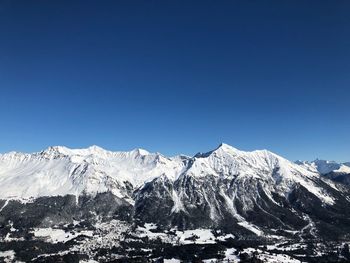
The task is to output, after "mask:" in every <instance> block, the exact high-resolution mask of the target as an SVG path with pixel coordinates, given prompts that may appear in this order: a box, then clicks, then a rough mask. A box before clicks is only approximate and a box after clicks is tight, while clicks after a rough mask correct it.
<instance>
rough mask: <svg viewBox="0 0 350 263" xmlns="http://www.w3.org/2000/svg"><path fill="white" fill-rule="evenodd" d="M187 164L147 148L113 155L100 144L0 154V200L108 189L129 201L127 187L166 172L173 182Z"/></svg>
mask: <svg viewBox="0 0 350 263" xmlns="http://www.w3.org/2000/svg"><path fill="white" fill-rule="evenodd" d="M185 163H186V159H183V158H180V157H176V158H167V157H165V156H163V155H161V154H159V153H149V152H147V151H145V150H143V149H135V150H133V151H130V152H111V151H106V150H104V149H102V148H100V147H97V146H92V147H89V148H87V149H69V148H66V147H61V146H55V147H50V148H48V149H46V150H44V151H42V152H38V153H33V154H25V153H16V152H11V153H8V154H3V155H0V198H31V197H34V198H35V197H39V196H54V195H67V194H73V195H79V194H81V193H87V194H96V193H98V192H106V191H112V192H113V194H115V195H116V196H118V197H128V192H127V188H128V184H132V185H133V186H136V187H137V186H140V185H141V184H143V183H144V182H146V181H148V180H151V179H153V178H155V177H158V176H161V175H162V174H166V175H167V176H168V177H169V178H172V179H174V178H175V177H176V176H177V175H178V174H179V173H181V171H182V169H183V168H184V166H185Z"/></svg>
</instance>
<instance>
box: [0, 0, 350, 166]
mask: <svg viewBox="0 0 350 263" xmlns="http://www.w3.org/2000/svg"><path fill="white" fill-rule="evenodd" d="M349 14H350V1H280V0H278V1H155V0H153V1H10V0H2V1H0V152H7V151H10V150H19V151H25V152H31V151H38V150H41V149H43V148H46V147H47V146H50V145H65V146H68V147H73V148H74V147H86V146H89V145H92V144H96V145H99V146H101V147H104V148H107V149H110V150H129V149H132V148H135V147H141V148H145V149H147V150H150V151H159V152H162V153H164V154H167V155H174V154H177V153H185V154H189V155H192V154H194V153H196V152H198V151H208V150H210V149H213V148H215V147H216V146H217V145H218V144H219V143H220V142H226V143H228V144H231V145H233V146H235V147H236V148H240V149H243V150H253V149H263V148H266V149H269V150H271V151H274V152H276V153H278V154H280V155H282V156H285V157H287V158H289V159H292V160H294V159H314V158H316V157H320V158H326V159H334V160H338V161H349V160H350V114H349V113H350V15H349Z"/></svg>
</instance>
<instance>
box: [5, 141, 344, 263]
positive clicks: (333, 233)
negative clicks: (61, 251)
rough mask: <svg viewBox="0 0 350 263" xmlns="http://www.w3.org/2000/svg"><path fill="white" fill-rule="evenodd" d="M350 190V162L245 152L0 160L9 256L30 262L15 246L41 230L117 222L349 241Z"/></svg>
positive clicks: (71, 152) (53, 154) (257, 238)
mask: <svg viewBox="0 0 350 263" xmlns="http://www.w3.org/2000/svg"><path fill="white" fill-rule="evenodd" d="M349 184H350V166H349V163H336V162H330V161H323V160H315V161H313V162H302V161H297V162H291V161H288V160H287V159H285V158H283V157H281V156H278V155H276V154H274V153H272V152H270V151H267V150H257V151H252V152H245V151H240V150H238V149H236V148H234V147H232V146H230V145H227V144H221V145H219V147H217V148H216V149H214V150H212V151H209V152H207V153H198V154H196V155H195V156H193V157H189V156H185V155H180V156H175V157H171V158H169V157H166V156H164V155H162V154H160V153H150V152H148V151H146V150H143V149H135V150H132V151H129V152H112V151H107V150H104V149H102V148H100V147H98V146H92V147H89V148H86V149H69V148H66V147H62V146H55V147H50V148H48V149H46V150H43V151H41V152H37V153H33V154H26V153H18V152H10V153H6V154H2V155H0V224H1V226H2V227H1V228H0V237H2V242H0V249H1V246H2V247H3V249H5V248H6V249H9V250H6V251H11V250H14V251H15V254H16V255H17V254H18V255H17V256H18V257H19V259H22V260H23V259H28V260H29V259H30V260H34V259H35V260H37V259H38V254H35V253H34V254H35V257H34V256H33V257H29V258H27V257H28V256H27V255H25V256H23V255H22V256H21V253H20V252H18V251H17V250H16V249H13V247H11V246H10V244H12V246H14V247H16V245H14V244H15V243H16V244H17V245H18V244H20V242H22V241H23V239H24V240H26V242H29V243H30V242H34V241H35V240H36V239H35V235H36V233H37V232H35V229H48V228H50V229H51V230H52V229H57V228H59V227H58V226H60V227H61V228H59V229H61V230H62V227H63V226H66V225H70V224H73V225H74V226H77V227H78V228H80V230H81V231H96V229H99V228H98V227H97V226H100V224H102V223H106V222H114V221H113V220H116V221H117V222H119V223H118V224H125V225H126V226H127V227H126V228H132V229H134V230H135V229H136V230H137V229H138V231H141V230H140V229H141V228H142V229H143V230H144V231H148V232H147V233H148V234H147V236H148V238H150V236H152V235H153V236H154V235H155V234H154V232H156V233H161V235H160V236H161V237H163V236H162V235H167V238H168V237H169V235H170V234H169V233H170V232H167V231H175V233H176V231H190V230H192V231H194V230H196V231H198V230H203V229H204V230H208V229H209V230H211V231H216V232H215V233H216V234H217V233H221V234H222V235H224V236H225V235H226V236H227V235H230V237H231V238H232V239H233V240H254V242H260V243H264V242H269V241H271V240H289V241H290V240H293V242H304V241H305V240H308V241H310V240H317V242H319V241H320V240H327V242H333V241H335V240H348V239H349V234H350V198H349V190H350V189H349ZM77 222H79V223H77ZM83 222H84V227H83V224H82V223H83ZM79 224H80V225H79ZM150 226H152V227H155V229H156V231H155V230H154V229H153V228H152V227H150ZM13 229H16V231H13ZM82 229H83V230H82ZM151 229H153V232H152V231H150V230H151ZM136 230H135V231H136ZM33 231H34V232H33ZM37 231H39V230H37ZM136 232H137V231H136ZM136 232H135V233H136ZM30 233H31V234H32V235H30ZM33 233H34V234H33ZM125 233H126V232H125V231H124V232H123V235H124V240H125ZM152 233H153V234H152ZM184 233H185V232H184ZM129 234H130V229H129ZM16 235H17V237H16ZM33 235H34V237H33ZM115 235H116V236H118V235H119V236H120V235H122V234H121V232H120V233H119V232H118V234H115ZM217 235H218V234H217ZM28 236H29V237H28ZM25 237H26V238H28V239H26V238H25ZM11 238H12V239H11ZM14 238H15V239H14ZM16 238H17V239H16ZM74 238H76V237H74ZM192 238H193V240H196V239H198V238H199V239H200V238H201V237H200V236H199V237H198V236H197V238H196V237H192ZM92 239H93V238H92ZM221 239H222V238H221ZM9 240H10V241H11V242H12V243H11V242H10V241H9ZM88 240H90V242H91V237H90V239H88ZM180 240H181V237H180ZM15 241H16V242H15ZM119 241H120V240H119V239H118V242H119ZM163 241H164V240H163ZM13 242H15V243H13ZM313 242H316V241H313ZM30 244H32V243H30ZM65 244H66V243H65ZM69 249H71V248H69ZM80 249H81V248H80ZM91 253H92V252H91V251H90V254H89V255H90V256H91V255H93V257H94V258H95V259H97V260H98V261H101V258H98V257H97V256H96V254H94V253H92V254H91ZM119 253H120V254H121V255H124V256H125V255H126V254H127V253H129V252H125V251H124V252H119ZM46 254H47V253H46ZM151 254H152V256H154V252H152V253H151ZM0 255H1V254H0ZM128 256H130V254H128ZM152 256H150V257H152ZM173 256H175V257H177V256H176V254H174V255H173ZM96 257H97V258H96ZM179 257H180V256H179ZM299 258H302V256H300V257H299Z"/></svg>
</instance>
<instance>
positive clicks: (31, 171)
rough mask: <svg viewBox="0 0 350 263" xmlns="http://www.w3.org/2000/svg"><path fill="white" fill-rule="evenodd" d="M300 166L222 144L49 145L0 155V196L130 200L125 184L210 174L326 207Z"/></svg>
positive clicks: (310, 176) (312, 173) (328, 199)
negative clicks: (194, 147)
mask: <svg viewBox="0 0 350 263" xmlns="http://www.w3.org/2000/svg"><path fill="white" fill-rule="evenodd" d="M311 167H313V166H311ZM320 167H321V166H320ZM306 168H307V169H304V168H303V167H300V166H298V165H296V164H294V163H291V162H289V161H288V160H286V159H284V158H282V157H280V156H278V155H276V154H273V153H271V152H269V151H266V150H263V151H253V152H244V151H240V150H237V149H235V148H233V147H231V146H229V145H227V144H221V145H220V146H219V147H218V148H217V149H215V150H213V151H211V152H208V153H205V154H197V155H196V156H194V157H193V158H189V157H183V156H182V157H180V156H178V157H174V158H168V157H165V156H163V155H161V154H160V153H149V152H148V151H146V150H143V149H135V150H132V151H130V152H111V151H107V150H104V149H102V148H100V147H98V146H91V147H89V148H86V149H69V148H66V147H62V146H55V147H50V148H48V149H46V150H44V151H41V152H38V153H33V154H25V153H17V152H11V153H8V154H3V155H0V198H4V199H6V198H24V199H25V198H36V197H39V196H55V195H61V196H63V195H67V194H73V195H80V194H82V193H84V194H96V193H100V192H106V191H111V192H112V193H113V194H114V195H116V196H118V197H121V198H129V199H130V198H131V196H130V193H129V192H128V189H129V184H131V186H132V187H133V188H138V187H141V186H143V185H144V184H145V183H147V182H148V181H151V180H152V179H155V178H159V177H160V176H166V178H167V179H169V180H170V181H172V182H174V181H176V180H178V179H179V178H180V177H186V176H190V177H195V178H201V177H206V176H214V177H218V178H235V180H236V181H237V182H238V181H241V182H244V181H245V180H251V179H253V178H256V179H259V180H262V181H264V182H265V183H266V185H267V188H268V189H267V191H268V192H271V190H276V191H278V192H279V193H281V194H283V195H285V194H287V193H288V192H289V191H290V190H291V187H293V186H294V185H295V184H300V185H302V186H304V187H306V188H308V189H309V191H311V192H312V193H313V194H315V195H316V196H318V197H319V198H320V199H322V200H323V201H325V202H328V203H331V202H332V197H331V196H329V195H328V194H327V193H323V190H322V189H321V188H319V187H317V186H316V185H315V184H314V182H313V181H314V179H315V178H317V173H316V170H313V169H309V167H306ZM349 169H350V168H349Z"/></svg>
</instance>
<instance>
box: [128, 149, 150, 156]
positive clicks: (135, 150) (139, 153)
mask: <svg viewBox="0 0 350 263" xmlns="http://www.w3.org/2000/svg"><path fill="white" fill-rule="evenodd" d="M131 152H132V153H133V154H135V155H141V156H145V155H149V154H150V152H148V151H146V150H144V149H141V148H136V149H134V150H132V151H131Z"/></svg>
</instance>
